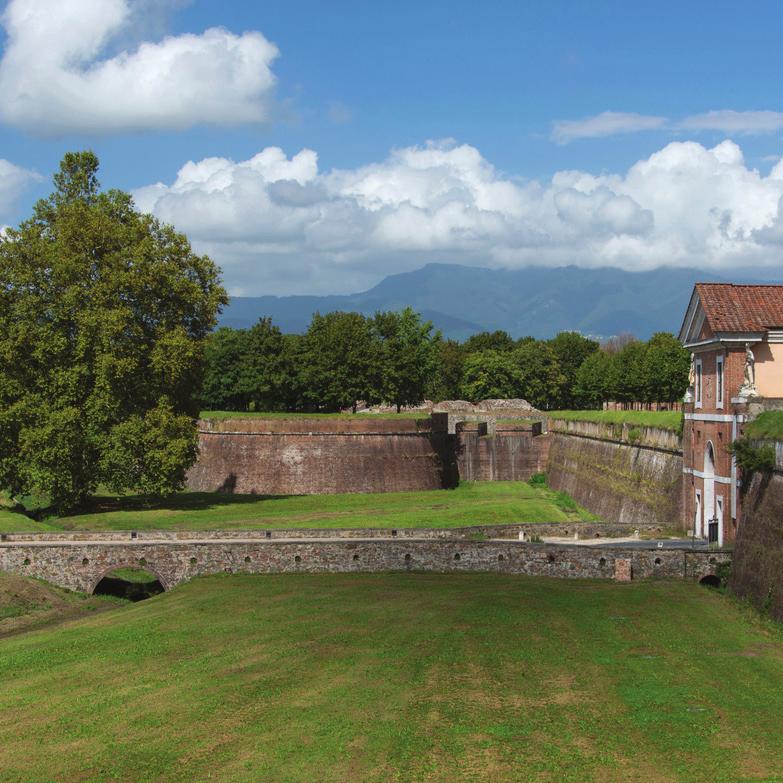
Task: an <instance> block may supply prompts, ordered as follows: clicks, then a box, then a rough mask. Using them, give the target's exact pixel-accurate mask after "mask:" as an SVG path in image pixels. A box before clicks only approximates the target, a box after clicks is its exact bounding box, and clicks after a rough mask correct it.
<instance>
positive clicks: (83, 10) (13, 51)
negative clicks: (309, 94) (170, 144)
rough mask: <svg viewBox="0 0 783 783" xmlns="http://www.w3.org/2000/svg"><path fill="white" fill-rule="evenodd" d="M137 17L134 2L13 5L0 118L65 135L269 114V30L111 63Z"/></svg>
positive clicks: (272, 51) (38, 0)
mask: <svg viewBox="0 0 783 783" xmlns="http://www.w3.org/2000/svg"><path fill="white" fill-rule="evenodd" d="M132 12H133V5H132V2H131V0H11V2H10V3H9V4H8V6H7V7H6V9H5V12H4V13H3V15H2V19H1V21H2V24H3V27H4V28H5V31H6V35H7V41H6V46H5V51H4V53H3V58H2V61H0V95H2V100H0V119H2V121H4V122H5V123H7V124H10V125H14V126H18V127H21V128H24V129H27V130H30V131H33V132H36V133H39V134H44V135H57V134H65V133H76V132H98V133H112V132H122V131H132V130H147V129H181V128H186V127H189V126H192V125H195V124H199V123H209V124H217V125H230V124H237V123H247V122H260V121H263V120H265V119H266V118H267V117H268V114H269V104H270V99H271V93H272V90H273V88H274V84H275V77H274V74H273V73H272V71H271V64H272V62H273V61H274V59H275V58H276V57H277V54H278V50H277V48H276V47H275V45H274V44H272V43H270V42H269V41H268V40H267V39H266V38H264V36H263V35H262V34H261V33H259V32H247V33H244V34H242V35H234V34H233V33H230V32H228V31H227V30H224V29H220V28H212V29H209V30H207V31H206V32H204V33H203V34H201V35H192V34H187V35H179V36H174V37H167V38H164V39H163V40H162V41H159V42H157V43H152V42H147V41H145V42H142V43H140V44H139V45H138V47H136V48H135V49H132V50H128V51H121V52H119V53H118V54H116V55H114V56H107V55H106V51H107V47H108V46H109V45H110V44H111V43H112V42H113V41H116V40H117V39H118V37H119V36H121V35H125V34H126V33H127V31H128V28H129V26H130V25H131V21H132Z"/></svg>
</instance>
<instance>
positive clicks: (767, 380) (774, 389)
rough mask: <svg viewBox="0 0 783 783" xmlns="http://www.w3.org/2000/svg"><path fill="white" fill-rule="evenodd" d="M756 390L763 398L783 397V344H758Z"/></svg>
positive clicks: (755, 351) (756, 353)
mask: <svg viewBox="0 0 783 783" xmlns="http://www.w3.org/2000/svg"><path fill="white" fill-rule="evenodd" d="M753 354H754V355H755V357H756V389H758V393H759V394H760V395H761V396H762V397H783V343H756V344H755V345H754V346H753Z"/></svg>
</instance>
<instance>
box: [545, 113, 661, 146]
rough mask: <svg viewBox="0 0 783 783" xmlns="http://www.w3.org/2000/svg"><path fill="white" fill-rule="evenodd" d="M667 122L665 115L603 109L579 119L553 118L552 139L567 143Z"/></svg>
mask: <svg viewBox="0 0 783 783" xmlns="http://www.w3.org/2000/svg"><path fill="white" fill-rule="evenodd" d="M666 123H667V120H666V117H654V116H652V115H649V114H635V113H634V112H621V111H605V112H601V114H596V115H595V116H593V117H584V118H582V119H581V120H555V122H553V123H552V141H555V142H557V143H558V144H567V143H568V142H569V141H574V140H575V139H596V138H601V137H604V136H616V135H617V134H620V133H638V132H639V131H649V130H658V129H660V128H663V127H664V126H665V125H666Z"/></svg>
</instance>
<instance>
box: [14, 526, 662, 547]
mask: <svg viewBox="0 0 783 783" xmlns="http://www.w3.org/2000/svg"><path fill="white" fill-rule="evenodd" d="M637 531H638V532H640V533H645V534H647V535H654V534H656V533H661V532H662V528H661V527H660V526H659V525H655V524H647V525H639V526H636V527H634V526H633V525H612V524H604V523H602V522H553V523H529V524H517V525H469V526H466V527H455V528H442V527H437V528H415V527H411V528H399V529H396V530H394V529H390V528H383V527H375V528H331V529H330V528H269V529H253V530H138V531H135V530H107V531H103V532H87V531H84V532H79V531H62V532H51V533H2V534H0V543H11V544H18V543H23V542H30V543H43V542H51V543H56V544H61V543H68V542H91V543H95V542H121V543H127V542H128V541H139V542H141V541H145V542H146V541H154V542H161V541H226V540H229V541H230V540H251V541H252V540H258V541H268V540H270V539H274V540H276V541H279V540H286V541H288V540H291V539H302V538H306V539H310V540H318V539H335V538H337V539H353V538H387V539H388V538H398V539H401V540H403V539H424V540H433V539H436V540H443V539H452V540H455V541H465V540H468V541H475V540H482V539H488V538H492V539H509V540H518V539H519V534H520V533H524V534H525V535H526V536H527V537H530V536H539V537H541V538H543V537H547V538H548V537H553V538H565V537H569V536H573V537H574V538H577V539H586V538H626V537H631V536H633V535H634V534H635V533H636V532H637Z"/></svg>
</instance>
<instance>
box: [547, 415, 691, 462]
mask: <svg viewBox="0 0 783 783" xmlns="http://www.w3.org/2000/svg"><path fill="white" fill-rule="evenodd" d="M549 431H550V432H556V433H558V434H561V435H573V436H576V437H580V438H590V439H592V440H605V441H609V442H611V443H619V444H621V445H624V446H637V447H640V448H647V449H657V450H659V451H667V452H670V453H672V454H682V439H681V437H680V436H679V435H678V434H677V433H676V432H674V431H672V430H666V429H662V428H660V427H644V426H639V425H637V424H628V423H627V422H625V423H619V422H616V423H611V422H598V421H572V420H570V419H568V420H566V419H550V420H549Z"/></svg>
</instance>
